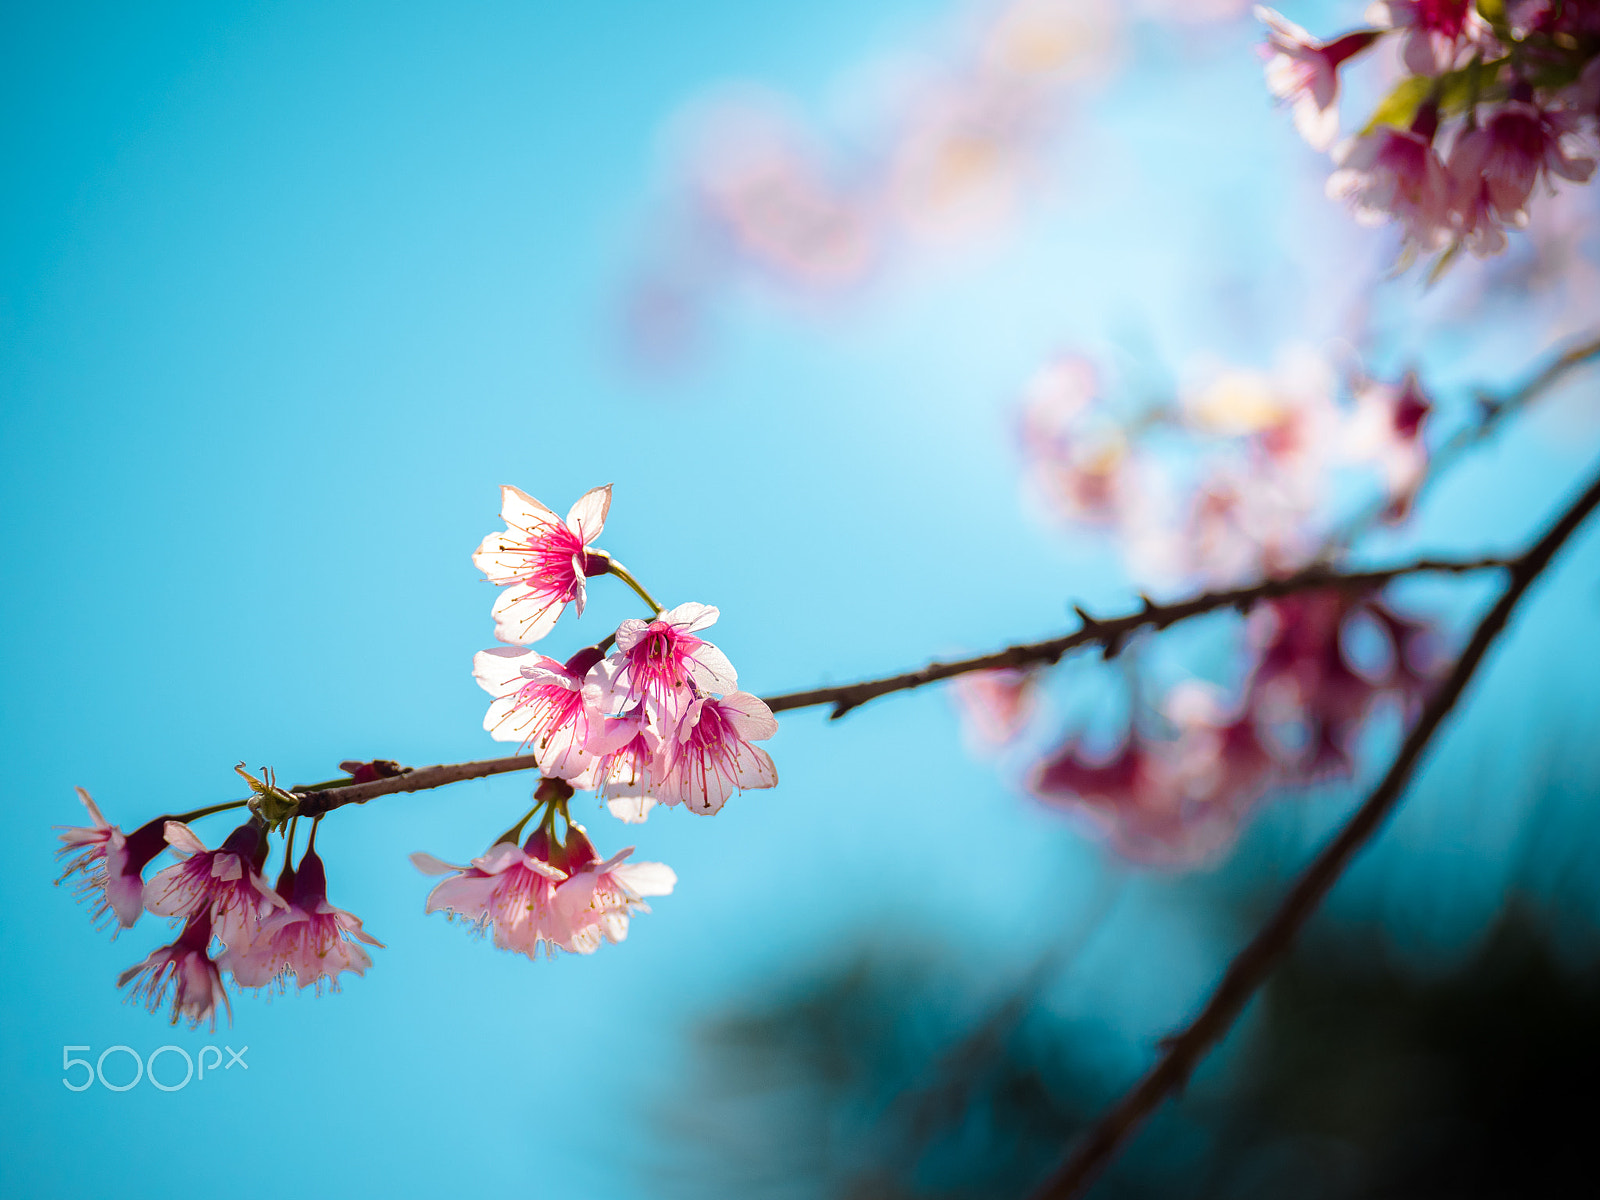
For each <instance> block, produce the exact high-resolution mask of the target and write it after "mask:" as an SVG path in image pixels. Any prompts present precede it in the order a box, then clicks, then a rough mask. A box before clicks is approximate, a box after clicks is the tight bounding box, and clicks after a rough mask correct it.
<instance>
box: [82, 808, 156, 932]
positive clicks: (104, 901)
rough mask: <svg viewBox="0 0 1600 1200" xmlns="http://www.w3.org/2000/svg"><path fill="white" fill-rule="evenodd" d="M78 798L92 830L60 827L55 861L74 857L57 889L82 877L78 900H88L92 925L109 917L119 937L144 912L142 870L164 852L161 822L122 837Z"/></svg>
mask: <svg viewBox="0 0 1600 1200" xmlns="http://www.w3.org/2000/svg"><path fill="white" fill-rule="evenodd" d="M77 792H78V798H79V799H80V800H82V801H83V806H84V807H85V808H87V809H88V810H89V819H90V820H91V821H93V822H94V824H93V825H90V826H64V827H61V833H60V834H59V837H60V839H61V848H60V849H59V850H57V851H56V854H57V856H58V857H63V858H65V857H66V856H67V855H69V854H73V852H74V851H77V853H76V854H74V855H73V857H72V858H71V859H70V860H69V861H68V862H67V866H66V869H65V870H64V871H63V872H62V873H61V878H60V879H57V880H56V883H57V884H61V883H65V882H66V881H67V880H68V879H69V878H71V877H72V876H73V875H81V876H82V879H80V880H79V882H78V889H77V890H78V896H79V898H80V899H89V898H90V897H93V903H94V907H93V908H92V909H91V912H92V914H93V917H94V920H95V921H96V922H97V923H98V922H99V921H101V920H102V919H103V918H105V917H106V916H107V915H111V916H113V917H114V918H115V924H116V926H117V929H118V930H119V931H120V930H122V929H127V928H129V927H131V926H132V925H133V923H134V922H135V921H137V920H138V919H139V914H140V913H142V912H144V878H143V876H144V869H145V867H146V866H148V865H149V864H150V861H151V860H152V859H154V858H155V857H156V855H158V854H160V853H161V852H162V851H163V850H165V849H166V848H167V839H166V834H165V832H164V826H165V825H166V818H165V817H157V818H156V819H155V820H154V821H149V822H147V823H146V824H144V825H141V826H140V827H139V828H138V829H135V830H134V831H133V832H132V833H130V834H124V833H123V832H122V830H120V829H118V828H117V827H116V826H115V825H112V824H111V823H110V822H109V821H107V820H106V819H105V817H103V816H102V815H101V814H100V809H99V807H98V806H97V805H96V804H95V802H94V801H93V800H91V799H90V798H89V793H88V792H86V791H84V790H83V789H82V788H78V789H77Z"/></svg>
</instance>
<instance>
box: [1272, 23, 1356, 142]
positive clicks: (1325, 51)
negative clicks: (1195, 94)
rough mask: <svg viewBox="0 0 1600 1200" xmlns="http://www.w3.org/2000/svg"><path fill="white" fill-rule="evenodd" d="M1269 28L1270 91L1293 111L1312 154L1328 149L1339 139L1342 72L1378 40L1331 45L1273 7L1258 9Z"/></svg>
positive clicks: (1341, 41)
mask: <svg viewBox="0 0 1600 1200" xmlns="http://www.w3.org/2000/svg"><path fill="white" fill-rule="evenodd" d="M1255 13H1256V19H1257V20H1259V21H1260V22H1261V23H1262V24H1263V25H1265V26H1266V27H1267V40H1266V42H1265V43H1264V44H1263V45H1262V46H1261V56H1262V58H1264V59H1265V60H1266V75H1267V90H1268V91H1270V92H1271V93H1272V94H1273V95H1274V96H1276V97H1277V98H1278V99H1279V100H1281V101H1283V102H1284V103H1285V104H1287V105H1288V106H1289V109H1290V112H1291V113H1293V115H1294V127H1295V129H1296V130H1297V131H1299V134H1300V136H1301V137H1303V138H1305V140H1306V143H1307V144H1308V145H1309V146H1310V147H1311V148H1312V149H1313V150H1326V149H1327V148H1328V147H1329V146H1331V145H1333V139H1334V138H1336V137H1338V136H1339V67H1340V66H1341V64H1343V63H1344V61H1345V60H1346V59H1347V58H1350V57H1351V56H1353V55H1355V54H1359V53H1360V52H1361V51H1363V50H1365V49H1366V48H1367V47H1368V46H1370V45H1372V43H1373V41H1374V40H1376V38H1377V36H1378V35H1377V34H1376V33H1374V32H1372V31H1370V30H1365V31H1361V32H1358V33H1351V34H1346V35H1345V36H1344V37H1342V38H1338V39H1336V40H1334V41H1332V42H1328V43H1323V42H1319V41H1318V40H1317V39H1316V38H1314V37H1312V36H1311V35H1310V34H1309V33H1307V32H1306V31H1305V30H1304V29H1301V28H1300V26H1298V25H1296V24H1294V22H1292V21H1286V20H1284V19H1283V17H1281V16H1280V15H1279V14H1278V13H1276V12H1274V11H1273V10H1272V9H1270V8H1263V7H1261V6H1260V5H1257V6H1256V10H1255Z"/></svg>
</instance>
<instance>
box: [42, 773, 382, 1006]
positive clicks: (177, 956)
mask: <svg viewBox="0 0 1600 1200" xmlns="http://www.w3.org/2000/svg"><path fill="white" fill-rule="evenodd" d="M242 773H243V772H242V771H241V774H242ZM247 778H248V776H247ZM253 782H254V781H253ZM78 795H79V797H80V798H81V799H82V800H83V804H84V807H85V808H87V809H88V811H89V817H90V820H91V821H92V824H91V825H88V826H82V827H71V828H65V829H63V830H62V831H61V833H60V839H61V849H60V854H61V855H62V856H63V857H66V858H67V860H68V861H67V867H66V871H65V873H64V874H63V875H62V877H61V880H58V882H64V881H65V880H66V879H68V878H71V877H76V878H77V880H78V890H79V894H80V896H82V897H83V898H85V899H87V900H89V901H90V902H91V903H92V904H93V906H94V911H95V914H96V916H97V917H104V916H106V915H113V916H114V918H115V922H116V924H117V925H118V927H119V929H126V928H131V927H132V926H133V925H134V924H135V923H136V922H137V921H138V919H139V917H140V915H141V914H142V913H144V912H146V911H148V912H150V913H152V914H154V915H155V916H158V917H169V918H172V919H173V920H174V922H181V923H182V929H181V931H180V932H179V934H178V936H177V937H176V938H175V939H174V940H173V941H172V942H171V943H170V944H168V945H165V946H161V947H159V948H158V949H156V950H154V951H152V952H151V953H150V955H149V956H148V957H147V958H145V960H144V961H143V962H141V963H139V964H138V965H137V966H134V967H130V968H129V969H128V970H126V971H124V972H123V973H122V974H121V976H120V977H119V978H118V980H117V985H118V986H119V987H128V988H130V993H129V994H130V997H132V998H135V999H139V1000H142V1001H143V1002H144V1003H145V1004H146V1005H147V1006H148V1007H149V1008H150V1009H151V1011H155V1010H156V1009H159V1008H161V1007H162V1006H163V1005H164V1004H166V1003H167V1002H168V997H169V993H170V1000H171V1019H172V1022H173V1023H174V1024H176V1023H177V1022H178V1020H179V1018H187V1019H188V1021H189V1023H190V1024H191V1026H198V1025H199V1024H200V1023H201V1022H202V1021H205V1020H208V1019H209V1020H210V1022H211V1027H212V1028H213V1029H215V1028H216V1019H217V1012H218V1010H219V1009H221V1010H222V1011H223V1012H225V1013H227V1015H228V1016H229V1017H230V1019H231V1016H232V1010H231V1007H230V1005H229V1001H228V994H227V991H226V989H225V988H224V986H223V981H222V976H223V972H224V971H226V972H229V973H231V974H232V976H233V980H234V982H235V984H237V985H238V986H240V987H245V988H261V987H266V986H268V985H271V984H274V983H276V984H277V985H279V987H286V986H287V981H288V980H289V978H290V977H293V979H294V981H295V983H296V985H297V986H298V987H301V988H306V987H311V986H315V987H316V988H317V990H319V991H320V990H321V987H322V985H323V983H324V982H327V983H328V984H330V985H331V986H332V987H334V988H337V987H338V979H339V976H340V975H342V974H344V973H345V972H350V973H353V974H356V975H360V974H363V973H364V972H365V971H366V969H367V968H368V967H369V966H371V965H372V960H371V958H370V957H369V956H368V955H367V953H366V951H365V950H363V949H362V948H361V946H360V945H358V944H357V943H358V942H364V943H366V944H367V945H369V946H380V945H382V943H381V942H378V941H377V940H376V939H375V938H373V937H372V936H371V935H369V934H367V933H366V932H365V931H364V930H363V929H362V928H361V921H360V920H359V919H358V918H357V917H355V916H353V915H351V914H350V913H348V912H345V911H344V910H343V909H339V908H335V907H334V906H333V905H331V904H329V903H328V894H327V875H326V872H325V870H324V868H323V865H322V860H321V859H320V858H319V857H318V856H317V853H316V850H315V848H314V847H311V846H308V847H307V849H306V852H305V854H304V855H303V856H302V857H301V859H300V863H299V866H298V868H296V867H292V866H291V865H290V862H291V857H292V850H293V847H292V844H289V843H286V844H285V846H284V865H283V871H282V873H281V874H280V876H279V879H278V885H277V887H276V888H273V887H269V886H268V885H267V882H266V880H265V878H264V877H263V875H262V867H263V866H264V865H265V862H266V858H267V852H268V837H267V824H266V822H264V821H263V820H262V819H261V818H260V817H259V816H252V817H251V818H250V820H248V821H246V822H245V823H244V824H243V825H240V826H239V827H238V828H236V829H235V830H234V831H233V832H232V833H230V834H229V835H228V837H227V838H226V839H225V840H224V841H223V843H222V845H221V846H219V847H218V848H217V849H215V850H208V849H206V847H205V844H204V843H203V842H202V841H201V840H200V838H199V837H198V836H197V835H196V834H195V833H194V831H193V830H192V829H190V828H189V826H188V825H187V824H186V823H185V822H184V821H183V820H178V819H173V818H169V817H158V818H156V819H155V820H154V821H150V822H147V823H146V824H145V825H142V826H140V827H139V828H138V829H136V830H135V831H134V832H133V833H131V834H126V835H125V834H123V833H122V831H121V830H119V829H118V828H117V827H116V826H114V825H112V824H110V823H109V822H108V821H106V819H105V817H104V816H102V815H101V813H100V809H99V808H98V807H97V806H96V804H95V803H94V801H93V800H92V799H90V797H89V794H88V793H87V792H85V791H84V790H83V789H82V788H79V789H78ZM197 815H204V813H203V812H202V813H201V814H197ZM314 837H315V835H314V834H313V838H314ZM163 852H170V853H171V854H172V856H173V857H174V858H176V859H178V860H179V861H178V862H177V863H176V864H174V865H172V866H170V867H167V868H165V869H164V870H161V871H158V872H157V873H156V874H155V875H154V876H153V877H152V878H150V879H149V880H148V881H147V880H145V879H144V870H145V868H146V867H147V866H149V864H150V863H151V862H153V861H154V860H155V859H156V858H157V857H159V856H160V855H161V854H162V853H163ZM213 947H215V949H213Z"/></svg>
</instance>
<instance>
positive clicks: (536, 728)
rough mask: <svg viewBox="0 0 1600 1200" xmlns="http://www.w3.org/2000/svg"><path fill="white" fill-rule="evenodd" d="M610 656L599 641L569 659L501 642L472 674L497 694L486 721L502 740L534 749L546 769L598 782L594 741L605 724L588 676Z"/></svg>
mask: <svg viewBox="0 0 1600 1200" xmlns="http://www.w3.org/2000/svg"><path fill="white" fill-rule="evenodd" d="M603 657H604V653H603V652H602V651H601V650H600V649H598V648H597V647H594V646H590V647H586V648H585V649H583V650H580V651H578V652H577V653H576V654H574V655H573V656H572V657H571V658H569V659H568V660H567V661H566V662H565V663H560V662H557V661H556V660H555V659H553V658H547V657H545V656H544V655H543V654H539V653H537V652H535V651H533V650H526V649H522V648H521V647H514V646H496V647H495V648H493V649H491V650H481V651H479V652H478V653H477V654H476V655H475V656H474V657H473V660H472V677H473V678H474V679H476V680H477V681H478V685H479V686H480V687H482V688H483V689H484V691H486V692H488V693H489V694H490V695H492V696H493V697H495V699H494V700H493V702H492V703H490V705H489V711H488V713H487V715H485V717H484V718H483V727H484V728H485V729H487V730H488V731H489V733H490V734H491V735H493V737H494V739H495V740H496V741H500V742H520V743H521V744H522V746H523V748H524V749H531V750H532V751H533V756H534V759H535V761H536V762H538V764H539V770H540V771H541V772H543V773H544V774H545V775H552V776H555V777H557V778H560V779H566V780H570V781H572V782H573V785H574V786H575V787H578V788H588V787H593V786H594V783H593V775H592V768H593V767H594V765H595V762H596V756H595V754H594V753H593V752H592V751H591V750H589V749H588V743H589V742H590V741H591V740H592V738H593V736H594V734H595V733H596V732H597V731H598V728H599V725H600V716H599V710H598V709H597V708H595V707H594V706H593V703H592V701H593V697H594V693H593V692H592V691H591V692H589V693H585V691H584V680H585V679H586V678H587V676H588V674H589V672H590V669H591V668H592V667H594V665H595V664H596V663H598V662H599V661H600V660H601V659H602V658H603Z"/></svg>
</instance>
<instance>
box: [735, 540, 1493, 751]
mask: <svg viewBox="0 0 1600 1200" xmlns="http://www.w3.org/2000/svg"><path fill="white" fill-rule="evenodd" d="M1508 565H1509V560H1507V559H1504V558H1475V559H1465V560H1458V559H1429V558H1425V559H1418V560H1417V561H1415V562H1409V563H1404V564H1401V565H1400V566H1394V567H1384V568H1382V569H1380V570H1373V571H1341V570H1338V569H1336V568H1334V567H1330V566H1327V565H1326V564H1317V565H1314V566H1310V567H1307V568H1305V569H1304V570H1302V571H1296V572H1295V573H1294V574H1293V575H1285V576H1282V577H1280V578H1278V579H1267V580H1263V581H1262V582H1260V583H1254V584H1251V585H1249V586H1248V587H1238V588H1227V589H1225V590H1221V591H1214V592H1203V593H1201V594H1200V595H1198V596H1194V597H1191V598H1190V599H1188V600H1179V601H1176V602H1174V603H1172V604H1156V603H1154V602H1153V601H1151V600H1150V599H1149V598H1148V597H1146V598H1145V600H1144V604H1143V606H1142V607H1140V608H1138V609H1136V610H1134V611H1133V612H1131V613H1126V614H1124V615H1122V616H1118V617H1106V618H1104V619H1097V618H1095V617H1092V616H1090V615H1089V614H1088V613H1086V612H1085V611H1084V610H1083V609H1081V608H1079V609H1077V610H1076V611H1077V614H1078V617H1079V619H1080V620H1081V621H1082V625H1081V626H1080V627H1079V628H1078V629H1076V630H1074V631H1073V632H1072V633H1069V634H1066V635H1065V636H1063V637H1057V638H1051V639H1050V640H1048V641H1043V642H1028V643H1025V644H1022V645H1017V646H1008V647H1007V648H1006V649H1004V650H999V651H996V652H994V653H992V654H983V655H979V656H978V657H976V658H963V659H957V660H955V661H953V662H934V663H929V664H928V665H927V666H925V667H923V668H921V669H920V670H916V671H908V672H906V673H905V674H903V675H890V676H888V677H886V678H884V679H867V680H863V681H862V682H860V683H847V684H841V685H839V686H838V687H826V688H813V689H812V690H810V691H806V692H788V693H786V694H784V695H782V696H773V697H770V698H768V700H767V707H768V708H770V709H772V711H773V712H783V711H785V710H786V709H794V708H810V707H812V706H814V705H818V704H831V705H833V712H832V713H831V714H829V716H830V719H831V720H835V721H836V720H838V719H839V718H840V717H842V716H844V715H845V713H847V712H849V711H850V710H851V709H854V708H859V707H861V705H863V704H865V703H867V701H869V700H876V699H877V698H878V697H879V696H886V695H888V694H889V693H891V692H903V691H908V690H910V689H911V688H919V687H923V686H925V685H927V684H930V683H938V682H939V681H940V680H944V679H951V678H954V677H955V676H957V675H965V674H968V673H970V672H973V671H995V670H1000V669H1003V668H1008V667H1009V668H1021V667H1036V666H1044V665H1049V664H1053V663H1056V662H1059V661H1060V660H1061V657H1062V655H1064V654H1066V653H1067V652H1068V651H1069V650H1076V649H1079V648H1080V647H1083V646H1099V647H1100V648H1101V649H1103V650H1104V651H1105V654H1106V657H1107V658H1110V657H1111V656H1113V655H1115V654H1116V653H1117V652H1118V651H1120V650H1121V649H1122V647H1123V644H1124V643H1125V642H1126V641H1127V640H1128V638H1129V637H1130V636H1132V635H1133V634H1135V633H1138V632H1140V631H1141V630H1144V629H1154V630H1157V631H1159V630H1162V629H1166V628H1168V627H1169V626H1172V625H1176V624H1177V623H1178V622H1180V621H1187V620H1189V619H1190V618H1191V617H1198V616H1203V615H1204V614H1206V613H1210V612H1217V611H1220V610H1222V609H1227V608H1233V609H1238V610H1239V611H1240V612H1245V611H1248V610H1249V609H1250V608H1251V607H1253V606H1254V605H1256V604H1258V603H1260V602H1261V601H1263V600H1274V599H1277V598H1279V597H1281V596H1288V595H1291V594H1293V593H1296V592H1308V591H1321V590H1325V589H1340V590H1343V591H1368V590H1370V589H1372V588H1376V587H1381V586H1383V585H1384V584H1386V583H1388V582H1390V581H1391V580H1394V579H1397V578H1399V577H1400V576H1402V575H1423V574H1448V575H1460V574H1465V573H1467V572H1470V571H1487V570H1493V569H1494V568H1497V567H1505V566H1508Z"/></svg>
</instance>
